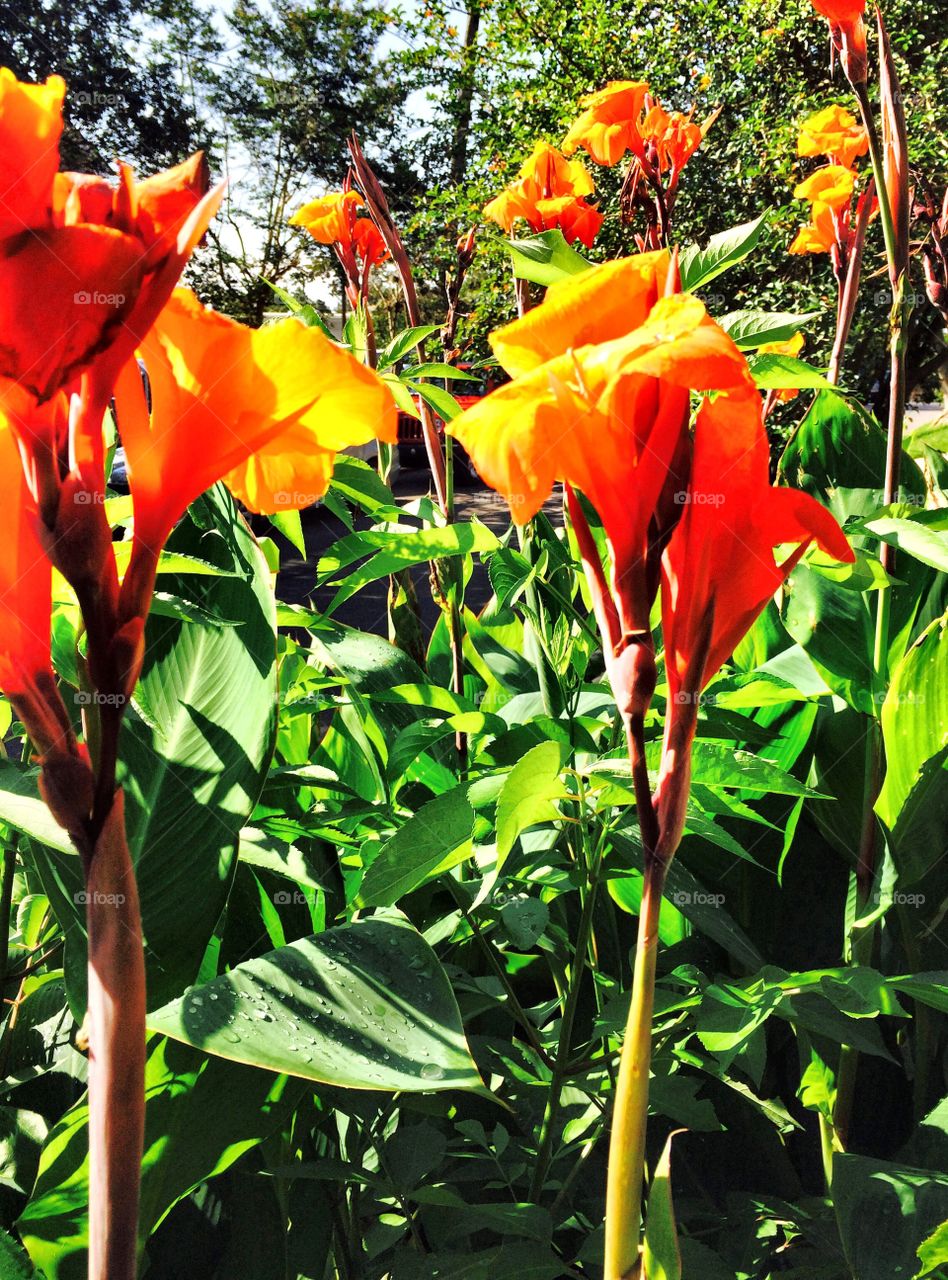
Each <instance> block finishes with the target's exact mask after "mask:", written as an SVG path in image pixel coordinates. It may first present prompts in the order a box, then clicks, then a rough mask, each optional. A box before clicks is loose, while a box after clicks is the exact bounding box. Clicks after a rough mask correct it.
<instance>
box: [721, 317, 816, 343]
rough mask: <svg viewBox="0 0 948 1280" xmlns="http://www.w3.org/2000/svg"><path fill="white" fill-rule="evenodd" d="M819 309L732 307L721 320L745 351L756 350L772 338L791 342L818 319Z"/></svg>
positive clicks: (771, 340) (725, 328)
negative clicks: (738, 308)
mask: <svg viewBox="0 0 948 1280" xmlns="http://www.w3.org/2000/svg"><path fill="white" fill-rule="evenodd" d="M821 314H822V313H821V312H819V311H801V312H794V311H729V312H728V314H727V315H726V316H724V317H723V318H722V319H721V320H719V321H718V323H719V324H720V326H721V328H722V329H723V330H724V331H725V333H727V334H729V335H730V336H731V337H732V338H733V339H734V341H735V343H736V344H737V345H738V346H739V347H740V348H741V350H742V351H753V350H755V349H756V348H757V347H761V346H763V345H764V343H768V342H787V341H788V340H789V339H790V338H792V337H793V336H794V334H796V333H798V332H799V331H800V330H801V329H803V328H805V326H806V325H808V324H809V323H810V321H811V320H816V319H818V317H819V316H820V315H821Z"/></svg>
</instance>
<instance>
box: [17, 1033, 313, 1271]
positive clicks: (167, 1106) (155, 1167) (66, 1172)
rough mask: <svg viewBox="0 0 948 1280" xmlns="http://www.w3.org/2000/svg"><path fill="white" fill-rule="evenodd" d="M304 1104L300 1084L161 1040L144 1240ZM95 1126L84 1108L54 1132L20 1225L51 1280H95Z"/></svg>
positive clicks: (154, 1073) (154, 1045) (149, 1112)
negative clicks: (90, 1256)
mask: <svg viewBox="0 0 948 1280" xmlns="http://www.w3.org/2000/svg"><path fill="white" fill-rule="evenodd" d="M299 1097H300V1086H298V1085H297V1084H296V1082H292V1081H287V1079H286V1077H282V1076H276V1077H275V1076H273V1075H271V1074H270V1073H269V1072H263V1071H254V1070H253V1069H251V1068H250V1067H242V1066H236V1065H235V1064H234V1063H231V1062H225V1061H223V1060H222V1059H220V1058H213V1057H207V1056H205V1055H204V1054H201V1053H196V1052H195V1051H194V1050H193V1049H191V1048H189V1047H187V1046H185V1045H181V1044H174V1043H171V1042H169V1041H167V1040H165V1039H164V1038H163V1037H152V1039H151V1040H150V1041H149V1046H148V1059H147V1062H146V1068H145V1099H146V1101H145V1148H144V1155H143V1158H142V1186H141V1212H140V1221H139V1241H140V1243H141V1244H144V1242H145V1240H147V1238H148V1237H149V1235H151V1233H152V1231H154V1229H155V1228H156V1227H157V1226H158V1225H159V1223H160V1222H161V1221H162V1219H163V1218H164V1217H165V1216H166V1215H167V1213H168V1212H169V1210H170V1209H171V1208H172V1207H173V1206H174V1205H175V1204H176V1203H177V1202H178V1201H179V1200H180V1199H181V1198H182V1197H183V1196H186V1195H187V1194H188V1193H189V1192H190V1191H192V1190H193V1189H194V1188H195V1187H196V1186H198V1185H199V1184H200V1183H202V1182H205V1181H206V1180H207V1179H208V1178H212V1177H214V1176H215V1175H217V1174H219V1173H222V1172H223V1171H224V1170H225V1169H227V1168H229V1167H230V1165H232V1164H233V1163H234V1161H235V1160H237V1159H238V1158H239V1157H240V1156H242V1155H243V1154H244V1153H245V1152H246V1151H248V1150H249V1149H250V1148H251V1147H254V1146H256V1145H257V1144H258V1143H259V1142H262V1141H263V1139H264V1138H266V1137H268V1136H269V1135H270V1134H271V1133H272V1132H273V1131H274V1129H276V1128H277V1126H278V1125H279V1124H281V1123H282V1122H283V1120H284V1119H285V1118H286V1117H287V1115H288V1114H289V1112H290V1111H291V1109H292V1107H293V1106H294V1105H295V1104H296V1103H297V1102H298V1100H299ZM88 1121H89V1109H88V1105H87V1104H86V1102H80V1103H78V1104H77V1105H76V1106H74V1107H72V1109H71V1110H69V1111H67V1112H66V1114H65V1115H64V1116H63V1118H62V1119H61V1120H60V1121H59V1122H58V1124H56V1126H55V1127H54V1128H53V1129H52V1130H51V1131H50V1135H49V1138H48V1139H47V1142H46V1145H45V1147H44V1148H43V1154H42V1158H41V1161H40V1170H39V1176H38V1177H37V1180H36V1186H35V1187H34V1189H33V1194H32V1196H31V1197H30V1201H29V1203H28V1204H27V1206H26V1208H25V1210H24V1211H23V1214H22V1216H21V1217H20V1220H19V1222H18V1224H17V1227H18V1229H19V1231H20V1234H21V1236H22V1237H23V1242H24V1244H25V1245H26V1247H27V1250H28V1251H29V1254H30V1257H31V1258H32V1259H33V1261H34V1262H35V1263H36V1264H37V1266H39V1267H41V1268H42V1269H43V1272H44V1274H45V1275H46V1276H47V1277H48V1280H85V1276H86V1250H87V1247H88V1235H87V1232H88V1213H89V1165H88V1152H89V1136H88ZM3 1274H5V1273H3Z"/></svg>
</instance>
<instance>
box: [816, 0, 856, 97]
mask: <svg viewBox="0 0 948 1280" xmlns="http://www.w3.org/2000/svg"><path fill="white" fill-rule="evenodd" d="M813 8H814V9H815V10H816V11H817V13H819V14H821V15H822V16H823V17H824V18H826V19H827V21H828V22H829V28H830V40H831V41H832V45H833V50H834V52H836V53H838V54H839V55H840V60H841V61H842V64H843V70H844V71H845V72H846V76H847V79H848V80H849V82H850V84H865V83H866V70H867V60H868V50H867V47H866V24H865V22H864V20H863V16H864V14H865V12H866V0H813Z"/></svg>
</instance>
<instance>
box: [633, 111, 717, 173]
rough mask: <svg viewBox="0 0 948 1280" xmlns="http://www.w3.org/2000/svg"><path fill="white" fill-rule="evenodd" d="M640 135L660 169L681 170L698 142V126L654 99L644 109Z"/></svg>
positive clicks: (698, 144) (660, 170) (676, 171)
mask: <svg viewBox="0 0 948 1280" xmlns="http://www.w3.org/2000/svg"><path fill="white" fill-rule="evenodd" d="M641 133H642V137H643V139H644V140H645V142H646V144H649V143H650V144H651V145H652V146H653V147H654V149H655V155H656V159H657V165H656V167H657V169H658V170H659V172H665V171H667V170H671V171H672V172H673V173H680V172H681V170H682V169H683V168H684V167H685V165H686V164H687V163H688V161H689V160H690V159H691V157H692V156H693V155H694V153H695V152H696V151H697V150H698V147H699V146H700V145H701V139H702V137H703V134H702V131H701V126H700V125H698V124H695V123H694V121H693V120H692V119H691V117H690V116H686V115H683V114H682V113H681V112H680V111H672V112H668V111H666V110H665V108H664V107H662V106H659V104H658V103H656V104H655V105H654V106H652V107H650V108H649V110H648V111H647V112H646V113H645V119H644V120H643V121H642V128H641Z"/></svg>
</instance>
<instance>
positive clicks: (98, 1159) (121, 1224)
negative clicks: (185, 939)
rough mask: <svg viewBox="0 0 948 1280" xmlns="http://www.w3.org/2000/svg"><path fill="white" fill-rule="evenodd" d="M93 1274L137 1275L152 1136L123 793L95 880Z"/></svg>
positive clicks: (96, 1278) (90, 890)
mask: <svg viewBox="0 0 948 1280" xmlns="http://www.w3.org/2000/svg"><path fill="white" fill-rule="evenodd" d="M86 895H87V896H86V923H87V928H88V934H89V968H88V984H89V1003H88V1010H89V1014H88V1016H89V1272H88V1274H89V1280H135V1275H136V1253H137V1231H138V1194H139V1183H140V1177H141V1158H142V1148H143V1143H144V1133H145V956H144V949H143V946H142V932H141V915H140V911H139V903H138V889H137V887H136V884H135V872H134V870H133V868H132V861H131V856H130V854H129V850H128V843H127V841H126V838H125V818H124V804H123V798H122V793H121V792H117V793H116V794H115V801H114V804H113V806H112V809H111V810H110V812H109V815H108V817H107V819H106V823H105V826H104V827H103V829H102V833H101V835H100V836H99V839H98V840H97V842H96V845H95V848H94V850H93V856H92V858H91V859H90V865H89V875H88V878H87V881H86Z"/></svg>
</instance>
